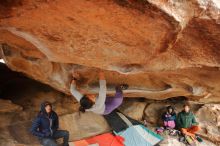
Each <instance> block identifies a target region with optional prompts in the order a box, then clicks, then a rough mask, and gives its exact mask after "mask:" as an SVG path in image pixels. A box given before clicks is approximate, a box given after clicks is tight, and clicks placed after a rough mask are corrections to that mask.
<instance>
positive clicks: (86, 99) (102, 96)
mask: <svg viewBox="0 0 220 146" xmlns="http://www.w3.org/2000/svg"><path fill="white" fill-rule="evenodd" d="M72 75H73V80H72V82H71V86H70V92H71V93H72V95H73V96H74V97H75V98H76V99H77V100H78V101H79V102H80V108H79V111H80V112H83V113H84V112H85V111H92V112H94V113H97V114H100V115H108V114H110V113H111V112H112V111H114V110H115V109H117V108H118V107H119V106H120V105H121V104H122V102H123V90H126V89H127V88H128V85H127V84H121V85H119V86H116V88H115V90H116V93H115V96H113V97H110V96H108V97H106V94H107V89H106V80H105V75H104V73H103V72H100V73H99V85H100V89H99V94H98V96H97V97H96V96H95V95H91V94H90V95H83V94H81V93H80V92H79V91H78V90H77V89H76V81H77V77H78V74H76V73H74V72H73V74H72Z"/></svg>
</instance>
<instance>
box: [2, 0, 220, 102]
mask: <svg viewBox="0 0 220 146" xmlns="http://www.w3.org/2000/svg"><path fill="white" fill-rule="evenodd" d="M219 11H220V8H219V4H218V3H217V2H216V1H215V0H207V1H205V2H204V1H201V0H193V1H163V0H158V1H153V0H146V1H137V0H129V1H128V0H114V1H108V0H102V1H98V0H91V1H87V0H82V1H78V0H66V1H60V0H57V1H54V0H50V1H38V0H33V1H25V0H12V1H5V2H0V12H1V13H0V33H1V36H0V44H1V45H0V46H1V47H0V48H1V49H0V50H1V51H0V52H1V54H2V57H3V58H4V60H5V62H6V64H7V65H8V66H9V67H10V68H11V69H12V70H14V71H18V72H22V73H24V74H25V75H26V76H29V77H31V78H33V79H36V80H39V81H41V82H43V83H45V84H48V85H50V86H52V87H53V88H55V89H57V90H59V91H62V92H64V93H66V94H70V92H69V85H70V82H71V72H72V71H75V72H79V74H80V75H81V78H80V79H79V82H78V86H79V87H80V89H81V90H82V92H84V93H98V89H97V88H98V81H97V74H98V73H97V72H98V71H99V70H100V69H101V70H103V71H104V72H105V74H106V79H107V81H108V84H109V85H112V86H115V85H116V84H118V83H122V82H123V83H128V84H129V85H130V89H129V90H127V91H126V92H125V94H126V96H127V97H145V98H148V99H157V100H163V99H167V98H171V97H175V96H187V97H188V98H189V99H191V100H196V101H198V102H202V103H209V102H219V101H220V93H219V92H220V90H219V89H218V88H219V85H220V78H218V76H219V72H220V71H219V69H218V68H219V67H220V58H219V56H220V55H219V54H220V51H219V49H218V46H219V45H220V44H219V42H220V35H219V34H220V33H219V32H220V27H219V26H220V24H219ZM61 14H62V15H61ZM42 22H44V23H42ZM113 89H114V88H110V87H109V88H108V94H112V92H113V91H112V90H113ZM197 89H202V90H197ZM194 91H197V92H194ZM206 95H209V96H206Z"/></svg>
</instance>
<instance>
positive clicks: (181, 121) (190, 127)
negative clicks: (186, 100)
mask: <svg viewBox="0 0 220 146" xmlns="http://www.w3.org/2000/svg"><path fill="white" fill-rule="evenodd" d="M183 108H184V109H183V111H182V112H180V113H179V114H178V116H177V124H178V127H179V129H180V130H181V132H182V134H184V135H189V136H191V137H193V138H196V136H195V133H196V132H197V131H199V130H200V127H199V126H198V125H199V124H198V122H196V118H195V116H194V114H193V113H192V112H191V111H190V105H189V104H185V105H184V106H183Z"/></svg>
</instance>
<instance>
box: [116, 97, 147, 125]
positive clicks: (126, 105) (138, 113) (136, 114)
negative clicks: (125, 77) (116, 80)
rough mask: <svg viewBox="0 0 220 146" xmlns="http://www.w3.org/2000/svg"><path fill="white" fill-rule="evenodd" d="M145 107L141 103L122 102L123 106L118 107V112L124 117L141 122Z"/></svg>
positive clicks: (132, 101) (143, 103) (133, 101)
mask: <svg viewBox="0 0 220 146" xmlns="http://www.w3.org/2000/svg"><path fill="white" fill-rule="evenodd" d="M146 105H147V103H146V102H142V101H135V100H124V102H123V104H122V105H121V106H120V107H119V110H120V111H121V112H122V113H123V114H125V115H126V116H129V117H131V118H132V119H135V120H138V121H141V120H142V118H143V115H144V109H145V107H146Z"/></svg>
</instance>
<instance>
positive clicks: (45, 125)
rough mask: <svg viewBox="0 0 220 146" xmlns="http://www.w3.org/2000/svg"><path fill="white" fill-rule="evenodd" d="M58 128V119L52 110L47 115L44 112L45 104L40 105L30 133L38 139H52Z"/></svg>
mask: <svg viewBox="0 0 220 146" xmlns="http://www.w3.org/2000/svg"><path fill="white" fill-rule="evenodd" d="M58 128H59V119H58V116H57V114H56V113H55V112H54V111H53V110H52V111H51V113H50V114H49V115H48V114H47V113H46V111H45V103H42V104H41V110H40V112H39V114H38V116H37V117H36V119H35V120H34V121H33V124H32V127H31V133H32V134H33V135H35V136H37V137H39V138H45V137H52V136H53V133H54V132H55V131H56V130H57V129H58Z"/></svg>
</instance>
